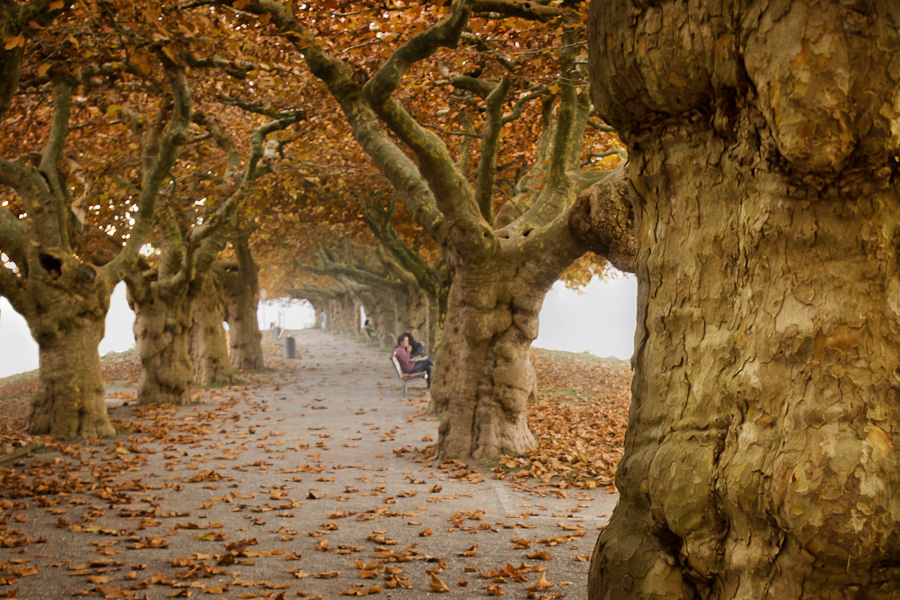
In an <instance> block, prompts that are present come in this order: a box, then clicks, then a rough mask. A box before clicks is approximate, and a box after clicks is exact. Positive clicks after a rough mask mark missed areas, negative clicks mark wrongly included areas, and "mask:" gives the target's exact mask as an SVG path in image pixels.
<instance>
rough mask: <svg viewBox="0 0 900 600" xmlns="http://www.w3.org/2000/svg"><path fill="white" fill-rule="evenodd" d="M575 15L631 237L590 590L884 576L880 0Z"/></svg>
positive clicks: (620, 7)
mask: <svg viewBox="0 0 900 600" xmlns="http://www.w3.org/2000/svg"><path fill="white" fill-rule="evenodd" d="M588 32H589V41H590V56H591V58H590V66H591V79H592V82H591V83H592V88H591V89H592V94H593V98H594V101H595V104H596V106H597V107H598V110H599V111H600V113H601V115H602V117H603V118H604V120H605V121H607V122H608V123H609V124H611V125H613V126H615V127H616V128H617V129H618V131H619V132H620V134H621V136H622V139H623V141H624V142H625V144H626V146H627V148H628V153H629V157H630V158H629V161H628V163H627V166H626V168H625V180H626V181H627V183H628V186H629V187H630V188H631V189H632V190H633V192H634V198H635V202H634V213H635V221H636V223H637V227H636V231H637V235H638V241H639V243H638V249H639V250H638V254H637V260H636V273H637V278H638V320H637V326H638V331H637V333H636V343H635V354H634V367H635V375H634V383H633V386H632V390H633V400H632V405H631V414H630V420H629V425H628V433H627V436H626V441H625V455H624V457H623V459H622V461H621V463H620V465H619V469H618V473H617V475H616V485H617V487H618V489H619V492H620V494H621V497H620V500H619V503H618V505H617V506H616V509H615V511H614V513H613V515H612V519H611V521H610V523H609V525H608V526H607V527H606V528H605V529H604V530H603V531H602V532H601V533H600V537H599V540H598V542H597V545H596V547H595V550H594V554H593V557H592V560H591V570H590V575H589V596H590V598H591V599H592V600H600V599H603V598H615V599H617V600H621V599H629V598H633V599H637V598H641V599H642V600H647V599H663V598H665V599H667V600H669V599H692V600H693V599H699V598H704V599H713V598H722V599H724V598H729V599H751V598H752V599H756V598H778V599H786V600H790V599H812V598H816V599H824V600H838V599H844V598H895V597H898V595H900V577H898V566H897V565H898V564H900V562H898V559H900V524H898V523H900V521H898V519H897V515H898V511H900V497H898V495H897V490H898V489H900V468H898V467H900V428H898V423H900V405H898V403H897V390H898V389H900V346H898V344H897V333H898V331H900V275H898V274H900V269H898V261H900V254H898V252H897V248H898V240H900V188H898V183H897V182H898V152H900V130H898V123H900V103H898V89H900V62H898V53H897V50H898V49H900V10H898V5H897V4H896V3H891V2H843V1H840V0H825V1H818V0H817V1H809V0H792V1H774V2H773V1H756V0H747V1H730V0H729V1H724V2H700V3H687V2H675V1H669V0H664V1H661V2H638V1H631V0H622V1H620V2H608V1H605V0H594V2H592V3H591V16H590V20H589V23H588ZM686 40H687V43H685V41H686Z"/></svg>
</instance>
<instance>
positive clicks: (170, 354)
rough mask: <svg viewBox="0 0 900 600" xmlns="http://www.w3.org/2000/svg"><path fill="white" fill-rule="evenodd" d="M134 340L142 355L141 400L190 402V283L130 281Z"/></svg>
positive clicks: (173, 402) (139, 353) (172, 402)
mask: <svg viewBox="0 0 900 600" xmlns="http://www.w3.org/2000/svg"><path fill="white" fill-rule="evenodd" d="M128 304H129V306H131V309H132V310H133V311H134V340H135V344H136V346H137V351H138V355H139V356H140V358H141V382H140V385H139V387H138V395H137V396H138V403H139V404H178V405H181V404H187V403H188V402H189V401H190V388H191V381H192V379H193V367H192V365H191V358H190V352H189V345H190V339H189V334H190V328H191V308H190V301H189V296H188V291H187V286H176V287H174V288H170V287H166V286H161V285H159V284H158V283H157V282H148V283H146V284H145V285H144V286H141V288H140V289H138V288H136V286H134V285H133V284H132V282H131V281H129V286H128Z"/></svg>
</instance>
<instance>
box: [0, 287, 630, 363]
mask: <svg viewBox="0 0 900 600" xmlns="http://www.w3.org/2000/svg"><path fill="white" fill-rule="evenodd" d="M636 314H637V280H636V279H635V277H634V276H633V275H627V274H617V275H616V276H614V277H613V278H611V279H609V280H608V281H602V280H600V279H598V278H596V277H595V278H594V279H593V280H592V281H591V282H590V283H589V284H588V285H586V286H585V287H584V288H582V289H581V290H579V291H574V290H570V289H567V288H566V287H565V286H563V284H561V283H556V285H554V286H553V289H551V290H550V292H549V293H548V294H547V297H546V298H545V299H544V306H543V308H542V309H541V317H540V334H539V335H538V338H537V339H536V340H535V341H534V344H532V345H533V346H535V347H538V348H547V349H548V350H566V351H569V352H590V353H591V354H594V355H596V356H602V357H607V356H615V357H617V358H621V359H625V360H628V359H630V358H631V354H632V352H633V351H634V324H635V319H636ZM258 318H259V325H260V329H263V330H267V329H269V327H270V325H271V324H273V323H274V324H276V325H278V326H280V327H282V328H283V329H304V328H307V327H313V326H314V324H315V314H314V313H313V311H312V308H311V307H310V306H309V304H307V303H306V302H303V301H299V300H291V301H289V300H286V299H277V300H270V301H267V302H261V303H260V308H259V312H258ZM133 323H134V313H133V312H132V311H131V309H130V308H128V303H127V301H126V300H125V284H124V283H120V284H119V285H118V286H117V287H116V289H115V291H114V292H113V295H112V298H111V300H110V308H109V313H108V314H107V316H106V337H104V338H103V341H102V342H101V343H100V354H101V355H104V354H107V353H109V352H122V351H124V350H128V349H129V348H132V347H134V333H133V332H132V324H133ZM37 368H38V346H37V343H36V342H35V341H34V340H33V339H32V337H31V333H30V332H29V331H28V325H27V324H26V323H25V319H23V318H22V316H21V315H19V314H18V313H16V312H15V311H14V310H13V309H12V307H11V306H10V305H9V303H8V302H7V301H6V299H5V298H0V377H7V376H9V375H15V374H16V373H23V372H26V371H31V370H34V369H37Z"/></svg>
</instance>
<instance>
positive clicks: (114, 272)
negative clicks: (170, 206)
mask: <svg viewBox="0 0 900 600" xmlns="http://www.w3.org/2000/svg"><path fill="white" fill-rule="evenodd" d="M162 60H163V64H164V68H165V73H166V79H167V80H168V82H169V86H170V87H171V88H172V98H173V101H174V108H173V111H172V118H171V120H170V121H169V125H168V127H167V128H166V132H165V135H163V137H162V139H161V140H159V142H158V144H157V143H156V142H155V139H154V143H153V144H152V146H153V147H157V148H158V150H157V152H156V154H155V156H154V157H147V158H146V159H145V161H144V164H145V169H144V176H143V181H142V185H141V194H140V197H139V199H138V212H137V215H136V216H135V224H134V226H133V227H132V228H131V234H130V236H129V238H128V242H127V243H126V244H125V247H124V248H123V250H122V252H121V253H120V254H119V255H118V256H117V257H116V258H114V259H113V260H112V262H110V263H109V264H108V265H107V267H106V268H107V269H108V270H109V272H110V275H111V276H112V278H113V281H120V280H121V279H122V278H123V277H124V276H125V273H126V272H128V271H129V270H131V269H132V268H133V267H134V264H135V263H136V262H137V259H138V251H139V250H140V248H141V246H143V245H144V241H145V240H146V239H147V236H148V235H149V234H150V229H151V227H152V223H153V220H154V218H155V207H156V201H157V198H158V197H159V193H160V190H161V189H162V186H163V183H164V182H165V181H166V179H168V177H169V174H170V173H171V171H172V166H173V165H174V164H175V159H176V157H177V155H178V148H179V146H180V145H181V144H183V143H184V141H185V139H186V138H187V130H188V126H189V125H190V122H191V95H190V90H189V89H188V84H187V77H186V75H185V73H184V70H183V69H182V68H180V67H178V66H176V65H174V64H172V63H169V62H168V60H167V59H166V58H164V57H163V58H162ZM145 152H146V149H145Z"/></svg>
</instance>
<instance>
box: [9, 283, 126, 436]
mask: <svg viewBox="0 0 900 600" xmlns="http://www.w3.org/2000/svg"><path fill="white" fill-rule="evenodd" d="M43 287H44V290H43V292H42V293H41V294H40V296H41V297H40V299H39V300H38V302H37V303H36V305H35V306H34V307H33V309H34V310H33V311H29V312H27V313H26V316H27V320H28V325H29V327H30V328H31V333H32V335H33V336H34V339H35V340H36V341H37V343H38V347H39V356H40V371H39V384H38V390H37V393H36V394H35V396H34V398H33V400H32V414H31V432H32V433H35V434H49V435H51V436H53V437H55V438H61V439H70V438H74V437H83V438H86V439H93V438H98V437H103V436H110V435H114V434H115V429H114V428H113V426H112V425H111V424H110V422H109V417H108V415H107V412H106V399H105V394H104V387H103V376H102V374H101V372H100V353H99V351H98V346H99V345H100V340H102V339H103V332H104V327H105V319H106V313H107V311H108V310H109V297H110V292H111V290H110V287H109V285H107V284H105V283H102V282H101V281H100V279H99V278H98V279H96V280H94V282H93V283H92V284H87V285H81V286H79V287H78V288H76V289H74V290H61V289H59V288H56V287H55V286H53V285H45V286H43Z"/></svg>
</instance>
